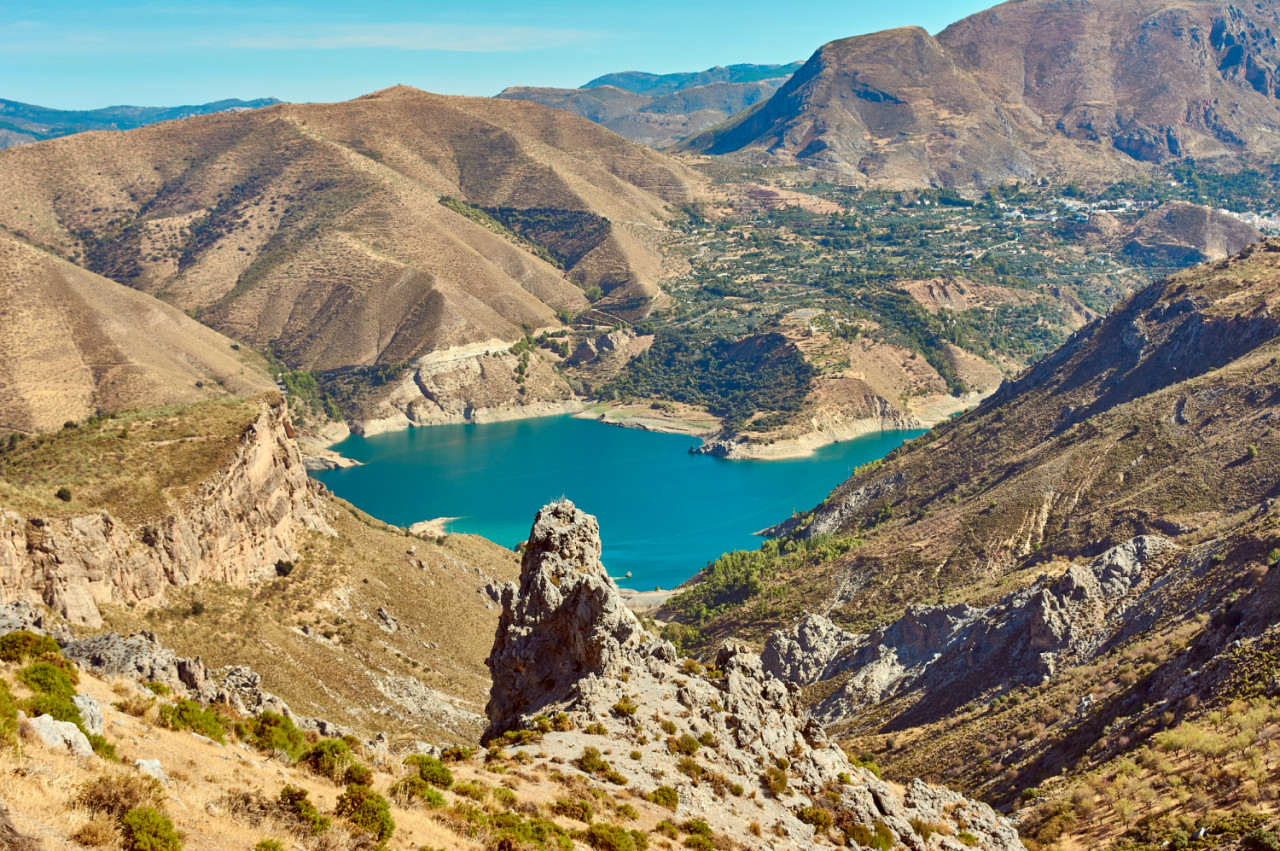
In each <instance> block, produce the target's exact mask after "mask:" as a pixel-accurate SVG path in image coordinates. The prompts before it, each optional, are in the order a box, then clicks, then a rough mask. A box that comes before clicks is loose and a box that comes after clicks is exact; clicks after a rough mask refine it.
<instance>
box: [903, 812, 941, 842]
mask: <svg viewBox="0 0 1280 851" xmlns="http://www.w3.org/2000/svg"><path fill="white" fill-rule="evenodd" d="M908 823H909V824H910V825H911V829H912V830H913V831H915V833H916V835H917V836H919V837H920V838H921V839H923V840H924V841H925V842H928V841H929V837H930V836H933V833H934V831H935V830H937V827H936V826H935V825H933V824H930V823H929V822H927V821H925V820H924V819H919V818H913V819H910V820H909V822H908Z"/></svg>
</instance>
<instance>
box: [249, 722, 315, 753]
mask: <svg viewBox="0 0 1280 851" xmlns="http://www.w3.org/2000/svg"><path fill="white" fill-rule="evenodd" d="M246 732H247V733H248V738H249V741H250V742H251V743H252V744H253V746H254V747H256V748H257V749H258V750H260V751H267V752H271V751H279V752H280V753H283V754H284V755H285V756H287V757H288V758H289V759H290V760H292V761H296V760H297V759H298V758H299V757H301V756H302V755H303V754H304V753H306V752H307V750H308V745H307V737H306V736H305V735H304V734H303V732H302V731H301V730H299V729H298V728H297V727H296V726H295V725H294V723H293V722H292V721H290V720H289V719H288V718H285V717H284V716H283V715H279V714H277V713H275V712H264V713H262V714H261V715H259V716H258V717H257V718H254V719H252V720H251V721H249V723H248V725H247V731H246Z"/></svg>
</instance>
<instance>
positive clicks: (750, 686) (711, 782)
mask: <svg viewBox="0 0 1280 851" xmlns="http://www.w3.org/2000/svg"><path fill="white" fill-rule="evenodd" d="M502 605H503V614H502V619H501V621H500V623H499V627H498V632H497V636H496V638H495V642H494V648H493V652H492V654H491V655H490V657H489V660H488V665H489V668H490V670H491V671H492V672H493V678H494V685H493V692H492V696H491V698H490V701H489V705H488V707H487V712H488V715H489V722H490V724H489V730H488V732H487V734H486V736H487V738H489V739H490V740H497V741H499V742H500V743H503V744H507V745H515V746H516V747H517V748H527V749H528V753H527V754H526V756H527V757H528V758H529V759H530V760H532V759H534V758H535V757H534V754H535V753H536V754H538V757H539V758H550V759H552V760H554V761H556V762H569V761H574V760H576V761H577V764H578V765H579V767H580V768H582V769H583V770H584V771H586V772H587V773H588V774H602V773H606V772H607V773H608V774H609V781H610V782H611V783H614V784H619V783H624V784H626V785H628V786H629V787H630V788H631V789H632V790H634V791H635V792H637V793H641V794H648V795H653V792H654V789H655V787H659V786H664V787H668V789H667V790H666V793H665V794H667V795H668V798H667V799H668V800H671V801H672V802H673V803H674V808H675V811H676V817H677V818H680V819H687V818H700V819H703V820H705V821H706V822H707V823H708V824H709V825H710V826H711V828H712V829H713V830H714V831H715V832H718V833H719V832H724V833H725V834H726V835H728V836H730V837H732V839H734V840H735V841H737V842H739V843H741V844H743V845H745V846H747V847H752V848H784V847H785V848H809V847H815V845H816V842H817V837H816V835H815V828H814V827H813V825H812V823H813V822H818V823H822V822H824V821H825V823H826V824H829V825H834V829H837V830H839V831H841V832H842V833H843V834H844V835H845V836H852V835H856V833H857V832H858V830H859V829H862V830H866V831H875V830H880V831H883V832H887V833H888V834H889V836H890V837H891V838H892V840H893V841H894V842H895V843H908V844H910V845H911V847H915V846H916V845H917V839H916V836H917V834H916V833H915V831H914V830H913V828H912V826H911V822H912V820H913V819H919V820H920V821H922V822H926V823H932V824H942V825H946V826H947V827H948V829H949V830H950V832H951V833H953V834H958V833H960V832H962V831H964V832H968V833H969V834H971V835H972V836H973V837H974V838H975V840H976V842H977V843H978V846H979V847H983V848H991V849H1005V848H1008V849H1014V848H1019V847H1020V845H1019V844H1018V839H1017V832H1016V831H1015V830H1014V828H1013V826H1012V825H1011V824H1010V823H1009V822H1008V821H1007V820H1005V819H1003V818H1002V817H1000V816H998V815H997V814H995V813H994V812H993V811H992V810H991V809H990V808H989V807H987V806H986V805H985V804H980V803H976V802H974V801H970V800H968V799H965V798H964V797H963V796H961V795H959V794H956V793H954V792H950V791H948V790H944V789H936V788H933V787H930V786H928V785H926V784H923V783H919V782H916V783H913V784H911V785H910V786H909V787H908V788H907V790H906V791H905V793H903V792H901V791H899V790H898V789H897V788H895V787H893V786H891V785H890V784H888V783H885V782H883V781H881V780H880V779H879V778H877V777H876V776H875V775H874V774H872V773H871V772H870V771H867V770H865V769H863V768H860V767H857V766H855V765H853V764H852V763H851V762H850V761H849V759H848V758H847V757H846V755H845V754H844V752H843V751H841V750H840V748H839V747H838V746H836V745H835V744H833V743H831V742H830V741H828V740H827V738H826V734H825V733H824V732H823V730H822V728H821V727H820V726H819V725H818V724H816V723H814V722H813V721H811V720H810V719H808V718H807V717H806V716H805V715H804V714H803V713H802V712H801V711H800V710H799V708H798V707H797V705H796V702H795V700H794V698H793V695H792V691H791V690H790V689H789V688H788V687H787V686H786V685H785V684H784V683H783V682H782V681H780V680H778V679H776V678H774V677H772V676H770V675H768V674H766V673H765V671H764V668H763V666H762V664H761V661H760V657H759V656H757V655H756V654H754V653H752V652H750V651H749V650H748V649H747V648H746V647H745V646H743V645H740V644H736V643H729V644H726V645H725V646H724V647H723V648H721V650H720V652H719V654H718V656H717V657H716V662H715V666H714V668H711V669H703V668H702V666H701V665H698V664H697V663H695V662H693V661H692V660H685V662H684V663H683V665H680V664H678V660H677V657H676V652H675V649H674V648H673V647H672V645H671V644H670V643H668V642H666V641H662V640H660V639H656V638H652V637H650V636H649V635H648V634H647V633H646V631H645V629H644V627H643V625H642V624H641V623H640V622H639V620H638V619H637V618H636V616H635V615H634V614H633V613H632V612H631V611H630V610H628V609H627V608H626V606H625V605H624V604H623V602H622V598H621V596H620V595H619V592H618V589H617V587H616V586H615V585H614V584H613V582H612V580H610V579H609V577H608V575H607V574H606V572H605V570H604V568H603V566H602V565H601V564H600V539H599V527H598V525H597V523H596V520H595V518H594V517H591V516H590V515H587V514H585V513H583V512H582V511H580V510H578V509H577V508H576V507H575V506H574V505H573V503H571V502H568V501H562V502H559V503H555V504H552V505H548V506H546V507H544V508H543V509H542V510H541V511H540V512H538V515H537V519H536V520H535V522H534V525H533V530H532V533H531V534H530V536H529V541H528V545H527V548H526V551H525V556H524V561H523V564H522V570H521V575H520V584H519V586H516V585H515V584H513V583H508V584H506V585H505V586H504V587H503V589H502ZM553 727H554V729H555V730H556V732H552V729H553ZM534 740H537V741H536V744H533V741H534ZM597 745H598V746H599V747H600V748H603V749H605V752H606V753H609V752H610V751H611V750H618V749H627V750H632V749H634V750H633V751H632V756H631V758H630V759H621V758H618V759H614V760H613V762H612V764H610V765H608V766H606V767H604V768H601V767H600V765H598V764H596V763H595V762H594V761H593V760H591V759H590V758H589V755H590V752H589V751H585V750H584V749H585V748H587V747H593V746H597ZM637 756H638V757H639V758H636V757H637ZM596 757H597V758H598V757H599V754H596ZM661 794H663V793H660V795H661ZM670 795H674V800H673V799H672V798H671V797H670ZM818 811H823V812H825V813H826V814H827V817H829V820H827V819H826V818H823V817H820V816H816V815H815V814H816V813H817V812H818ZM802 815H803V816H804V819H803V820H802V819H801V818H800V816H802ZM751 821H755V822H757V825H765V826H767V827H768V830H767V831H761V835H759V836H757V835H755V831H749V830H748V829H747V826H748V823H749V822H751ZM828 829H830V828H825V827H824V828H820V830H828ZM868 835H869V834H868Z"/></svg>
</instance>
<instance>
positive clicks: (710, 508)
mask: <svg viewBox="0 0 1280 851" xmlns="http://www.w3.org/2000/svg"><path fill="white" fill-rule="evenodd" d="M919 434H923V432H922V431H889V432H878V433H873V434H869V435H865V436H863V437H860V438H857V439H854V440H849V441H845V442H843V443H835V444H831V445H829V446H825V447H823V448H822V449H820V450H818V451H817V452H816V453H815V454H814V455H812V456H810V457H808V458H799V459H794V460H779V461H740V460H739V461H726V460H724V459H722V458H713V457H711V456H708V455H692V454H690V453H689V451H688V450H689V448H690V447H693V446H696V445H697V444H698V440H697V439H696V438H691V437H688V436H684V435H673V434H656V433H652V432H645V431H640V430H637V429H629V428H619V427H617V426H609V425H604V424H601V423H598V422H595V421H593V420H582V419H574V418H573V417H571V416H567V415H566V416H555V417H543V418H539V419H529V420H514V421H510V422H501V423H486V424H482V425H474V424H473V425H443V426H430V427H427V428H413V429H408V430H406V431H398V432H392V433H388V434H380V435H376V436H374V437H368V438H365V437H357V436H353V437H350V438H348V439H347V440H344V441H343V442H341V443H339V444H337V445H336V446H334V447H333V448H334V449H335V450H336V451H338V452H340V453H342V454H343V455H345V456H346V457H348V458H353V459H355V460H357V461H360V462H361V463H362V465H363V466H360V467H351V468H348V469H345V470H325V471H321V472H316V473H313V474H312V475H313V476H315V478H317V479H319V480H320V481H321V482H323V483H324V484H325V485H326V486H327V487H328V488H329V489H330V490H332V491H333V492H334V493H336V494H337V495H338V496H340V497H342V498H343V499H346V500H348V501H350V502H351V503H353V504H354V505H355V506H357V507H358V508H360V509H361V510H363V511H366V512H368V513H369V514H371V515H373V516H374V517H377V518H378V519H380V520H383V521H385V522H387V523H391V524H394V525H396V526H409V525H411V524H413V523H416V522H418V521H419V520H429V519H432V518H436V517H457V518H459V519H457V520H455V521H453V522H452V523H451V524H450V525H449V531H451V532H471V533H474V534H477V535H483V536H484V537H486V538H488V539H490V540H492V541H496V542H497V543H499V544H502V545H503V546H506V547H513V546H515V545H516V544H517V543H518V542H521V541H524V540H525V539H526V538H528V536H529V529H530V526H531V525H532V522H533V515H534V513H535V512H536V511H537V510H538V509H539V508H541V507H542V506H543V505H545V504H546V503H548V502H550V501H552V500H554V499H558V498H560V497H562V496H564V497H568V498H569V499H571V500H573V501H574V503H576V504H577V505H578V507H579V508H581V509H583V510H584V511H586V512H588V513H590V514H594V515H596V516H597V517H598V518H599V520H600V535H601V538H602V539H603V541H604V553H603V556H602V560H603V561H604V564H605V566H606V567H607V568H608V570H609V573H610V575H611V576H613V577H615V578H617V579H618V580H619V582H620V583H621V584H623V585H625V586H627V587H629V588H635V589H638V590H642V591H648V590H652V589H653V588H654V587H655V586H661V587H663V588H673V587H675V586H676V585H679V584H680V583H681V582H683V581H685V580H686V579H688V578H689V577H691V576H693V575H694V574H695V573H697V572H698V571H699V570H701V569H702V568H703V567H704V566H706V564H707V562H708V561H710V560H712V559H714V558H716V557H717V556H719V555H720V554H721V553H724V552H727V551H729V550H735V549H756V548H757V547H759V546H760V538H759V537H756V536H755V535H754V534H753V533H754V532H756V531H758V530H760V529H763V528H766V527H768V526H771V525H773V524H775V523H779V522H781V521H783V520H785V519H786V518H787V517H789V516H791V513H792V512H793V511H795V510H804V509H808V508H812V507H813V506H815V505H817V504H818V503H819V502H821V501H822V500H823V499H824V498H825V497H826V496H827V494H828V493H830V492H831V489H832V488H834V487H835V486H836V485H838V484H839V483H840V482H842V481H843V480H844V479H846V478H847V477H848V476H849V473H850V472H851V471H852V470H853V469H854V468H855V467H857V466H858V465H859V464H863V463H865V462H867V461H872V460H874V459H876V458H881V457H883V456H884V455H886V454H887V453H888V452H889V451H891V450H892V449H894V448H895V447H897V446H899V445H900V444H902V443H903V442H904V441H906V440H909V439H910V438H912V437H915V436H917V435H919ZM627 571H630V572H631V574H632V577H631V578H630V579H625V578H623V577H625V575H626V573H627Z"/></svg>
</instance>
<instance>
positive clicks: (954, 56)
mask: <svg viewBox="0 0 1280 851" xmlns="http://www.w3.org/2000/svg"><path fill="white" fill-rule="evenodd" d="M1278 15H1280V12H1277V10H1276V9H1275V7H1274V6H1273V5H1272V4H1269V3H1258V4H1248V5H1247V6H1236V5H1233V4H1230V3H1224V2H1220V0H1185V2H1169V0H1135V2H1131V3H1118V2H1110V0H1020V1H1019V2H1013V3H1004V4H1002V5H999V6H996V7H994V8H992V9H989V10H987V11H984V12H980V13H978V14H976V15H972V16H970V17H968V18H965V19H964V20H961V21H958V22H957V23H955V24H952V25H951V26H949V27H947V28H946V29H944V30H943V31H942V32H940V33H938V35H937V36H933V35H930V34H929V33H928V32H926V31H925V30H923V29H920V28H918V27H904V28H900V29H894V30H887V31H884V32H878V33H872V34H869V35H863V36H856V37H853V38H846V39H842V40H839V41H833V42H831V43H830V44H827V45H825V46H823V47H822V48H821V49H819V50H818V51H817V52H816V53H815V54H814V55H813V56H812V57H811V58H810V59H809V61H808V62H806V63H805V64H804V66H803V67H802V68H801V69H800V70H799V71H797V72H796V73H795V74H794V75H793V76H792V77H791V79H790V80H788V81H787V83H786V84H785V85H783V86H782V87H781V88H780V89H779V90H778V91H777V92H776V93H775V94H774V95H773V96H772V97H771V98H769V99H768V100H767V101H762V102H761V103H758V104H756V105H755V106H754V107H752V108H750V109H749V110H747V111H744V112H743V113H740V114H738V115H736V116H734V117H733V118H732V119H730V120H729V121H727V122H726V123H724V124H723V125H720V126H717V127H714V128H711V129H709V130H707V131H705V132H703V133H701V134H699V135H697V136H695V137H693V138H691V139H689V140H686V141H685V142H683V143H682V144H681V145H680V149H681V150H686V151H696V152H703V153H710V154H729V153H740V154H750V155H756V156H763V157H765V161H767V162H776V163H780V164H805V165H809V166H813V167H816V168H820V169H823V170H826V171H831V172H834V173H836V174H838V175H841V176H843V177H846V178H848V179H853V180H857V181H869V182H873V183H876V184H879V185H888V186H922V185H944V186H955V187H982V186H987V185H990V184H992V183H999V182H1002V181H1014V180H1027V179H1030V178H1033V177H1036V176H1038V175H1041V174H1045V173H1050V174H1053V173H1057V174H1076V175H1084V174H1089V175H1092V176H1094V177H1096V178H1105V177H1112V178H1115V177H1118V176H1123V175H1125V174H1133V173H1135V172H1137V171H1139V170H1140V169H1139V168H1138V166H1139V165H1140V164H1146V163H1159V162H1164V161H1168V160H1170V159H1174V158H1179V157H1195V158H1197V159H1210V158H1215V157H1222V156H1225V155H1231V156H1245V157H1256V158H1259V159H1261V160H1265V159H1267V158H1268V157H1269V156H1270V155H1271V154H1272V153H1273V152H1274V151H1275V150H1276V148H1277V145H1278V143H1280V135H1278V133H1280V112H1278V111H1277V109H1276V95H1277V93H1278V91H1280V90H1278V81H1280V76H1278V74H1280V72H1278V71H1277V68H1278V67H1280V49H1277V47H1276V43H1275V38H1274V37H1273V36H1272V33H1273V32H1274V31H1276V30H1277V29H1280V17H1278Z"/></svg>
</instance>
